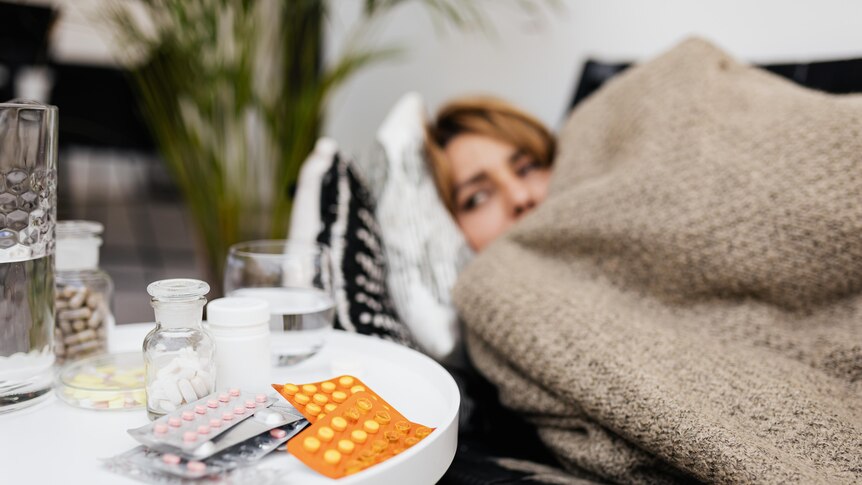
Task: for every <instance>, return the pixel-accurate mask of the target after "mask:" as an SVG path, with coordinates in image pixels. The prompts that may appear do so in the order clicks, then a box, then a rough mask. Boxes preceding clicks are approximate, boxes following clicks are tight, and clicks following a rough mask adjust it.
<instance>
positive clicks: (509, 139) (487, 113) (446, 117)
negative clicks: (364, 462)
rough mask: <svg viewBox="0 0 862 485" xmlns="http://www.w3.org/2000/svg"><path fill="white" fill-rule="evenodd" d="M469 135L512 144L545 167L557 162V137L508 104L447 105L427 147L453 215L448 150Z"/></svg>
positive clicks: (472, 101) (479, 100) (485, 100)
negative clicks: (455, 141)
mask: <svg viewBox="0 0 862 485" xmlns="http://www.w3.org/2000/svg"><path fill="white" fill-rule="evenodd" d="M467 133H471V134H477V135H485V136H488V137H490V138H494V139H496V140H499V141H503V142H506V143H511V144H512V145H514V146H515V147H517V148H518V149H520V150H523V151H524V152H525V153H526V154H528V155H530V156H531V157H533V158H534V159H535V160H536V162H537V163H538V164H540V165H541V166H543V167H550V166H551V164H552V163H553V160H554V153H555V151H556V142H555V141H554V135H552V134H551V132H550V131H549V130H548V129H547V128H545V126H544V125H543V124H542V123H541V122H540V121H539V120H537V119H536V118H534V117H533V116H530V115H529V114H527V113H525V112H523V111H521V110H520V109H518V108H516V107H515V106H513V105H511V104H509V103H507V102H506V101H503V100H501V99H497V98H490V97H471V98H463V99H457V100H455V101H452V102H450V103H448V104H446V105H445V106H443V107H442V108H440V111H438V113H437V119H436V120H435V121H434V123H433V124H432V125H430V126H428V127H427V130H426V141H425V147H426V154H427V157H428V163H429V168H430V170H431V173H432V174H433V176H434V182H435V183H436V185H437V190H438V192H439V193H440V197H441V198H442V199H443V203H444V204H445V205H446V207H447V208H448V209H449V211H450V212H452V213H453V214H454V212H455V200H454V193H453V190H452V176H451V172H452V171H451V167H450V165H449V163H450V162H449V159H448V157H446V154H445V153H444V150H445V148H446V145H447V144H448V143H449V142H450V141H452V140H453V139H454V138H455V137H456V136H458V135H462V134H467Z"/></svg>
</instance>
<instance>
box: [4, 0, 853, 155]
mask: <svg viewBox="0 0 862 485" xmlns="http://www.w3.org/2000/svg"><path fill="white" fill-rule="evenodd" d="M6 1H8V0H6ZM13 1H18V2H22V3H34V4H54V5H56V6H58V7H59V8H61V9H62V11H63V16H62V17H61V21H60V23H59V25H58V26H57V30H56V31H55V33H54V36H53V38H52V51H53V53H54V55H55V56H56V57H58V58H59V59H61V60H63V61H66V62H89V63H92V62H95V63H112V62H113V61H112V59H111V54H110V48H109V44H110V42H109V41H108V40H107V36H106V35H105V32H104V30H103V29H100V28H99V27H97V25H96V22H94V21H93V20H92V19H93V18H94V17H95V16H98V15H99V14H100V13H104V6H105V4H106V3H107V2H110V1H117V0H13ZM120 1H129V0H120ZM329 1H330V3H331V6H332V10H333V11H334V12H333V15H332V19H331V22H330V24H329V31H328V34H327V42H328V45H329V52H328V56H329V57H330V58H333V57H334V56H336V55H337V54H338V52H339V51H340V48H341V47H343V45H344V41H345V36H346V33H347V32H348V31H349V30H350V29H351V27H353V26H354V25H355V23H356V19H357V18H358V16H359V10H360V8H361V4H362V3H363V0H329ZM464 1H470V2H472V3H474V4H476V5H478V6H479V7H480V8H483V9H484V10H485V11H486V12H487V13H488V15H489V17H490V19H489V23H491V24H493V25H494V26H495V29H496V32H497V34H496V35H495V36H487V35H484V34H481V33H476V32H470V33H462V32H458V31H451V30H450V31H448V32H439V31H438V30H436V29H435V27H434V25H433V24H432V22H431V21H430V20H429V17H428V15H427V11H426V10H425V9H423V8H420V7H419V6H418V5H417V3H419V2H418V1H417V0H414V1H412V2H408V5H406V6H402V7H399V8H397V9H396V10H394V11H393V12H392V15H391V16H389V17H388V21H387V22H386V23H385V24H383V28H381V29H379V30H377V31H375V35H374V38H375V40H376V42H377V45H383V46H401V47H404V48H405V57H404V58H403V59H402V60H400V61H390V62H387V63H385V64H380V65H377V66H375V67H372V68H370V69H368V70H366V71H364V72H362V73H361V74H360V75H358V76H356V77H355V78H353V79H352V80H351V82H349V83H348V84H347V85H345V86H344V88H343V89H342V90H341V91H340V92H339V93H338V95H337V96H336V97H335V98H334V99H332V100H331V101H332V102H331V104H330V107H329V110H328V123H327V125H326V128H325V131H326V133H327V134H329V135H331V136H333V137H335V138H336V139H337V140H339V142H340V144H341V145H342V147H344V148H346V149H347V150H349V151H353V152H362V151H364V150H365V149H367V148H368V147H370V146H371V145H372V143H373V139H374V132H375V130H376V128H377V127H378V126H379V124H380V122H381V121H382V120H383V117H384V116H385V114H386V112H387V110H388V109H389V108H390V107H391V106H392V104H393V103H394V102H395V100H397V99H398V97H399V96H400V95H401V94H403V93H404V92H406V91H410V90H415V91H418V92H420V93H421V94H422V95H423V96H424V97H425V98H426V100H427V102H428V104H429V105H430V107H431V108H432V109H436V107H438V106H439V105H440V104H441V103H442V102H445V101H446V100H448V99H449V98H451V97H453V96H459V95H465V94H476V93H490V94H496V95H499V96H502V97H504V98H507V99H509V100H511V101H513V102H515V103H516V104H518V105H520V106H521V107H523V108H524V109H526V110H528V111H530V112H532V113H534V114H535V115H537V116H539V117H540V118H541V119H542V120H544V121H545V122H546V123H548V124H549V125H551V126H553V127H558V126H559V125H560V123H561V122H562V119H561V118H562V117H563V116H564V111H565V107H566V106H567V104H568V102H569V100H570V98H571V96H572V93H573V91H574V88H575V82H576V80H577V78H578V76H579V74H580V69H581V64H582V63H583V61H584V59H586V58H587V57H590V56H592V57H597V58H602V59H605V60H610V61H613V60H620V61H629V60H632V59H635V60H637V59H644V58H647V57H650V56H653V55H655V54H657V53H659V52H661V51H662V50H664V49H667V48H668V47H670V46H672V45H673V44H674V43H676V42H678V41H679V40H680V39H682V38H684V37H685V36H687V35H690V34H699V35H702V36H705V37H708V38H710V39H712V40H713V41H715V42H717V43H718V44H719V45H720V46H722V47H724V48H725V49H727V50H728V51H729V52H731V53H733V54H735V55H736V56H737V57H739V58H742V59H747V60H751V61H755V62H776V61H779V62H780V61H797V62H804V61H808V60H819V59H821V60H822V59H832V58H841V57H862V1H858V0H710V1H706V0H533V2H535V3H537V4H540V5H544V6H545V7H544V8H542V9H541V14H540V15H538V16H530V15H527V14H525V13H524V11H522V10H519V9H518V8H517V7H516V6H515V5H516V4H517V1H516V0H464ZM554 4H556V5H558V8H550V7H548V5H554Z"/></svg>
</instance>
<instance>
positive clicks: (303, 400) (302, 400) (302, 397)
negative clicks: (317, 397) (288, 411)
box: [293, 392, 311, 405]
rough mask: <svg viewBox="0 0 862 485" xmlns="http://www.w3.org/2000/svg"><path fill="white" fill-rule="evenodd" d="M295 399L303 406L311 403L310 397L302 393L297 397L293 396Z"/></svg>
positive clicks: (297, 394)
mask: <svg viewBox="0 0 862 485" xmlns="http://www.w3.org/2000/svg"><path fill="white" fill-rule="evenodd" d="M293 399H294V400H296V402H297V403H299V404H302V405H306V404H308V403H309V401H311V398H310V397H308V396H306V395H305V394H303V393H301V392H298V393H296V395H295V396H293Z"/></svg>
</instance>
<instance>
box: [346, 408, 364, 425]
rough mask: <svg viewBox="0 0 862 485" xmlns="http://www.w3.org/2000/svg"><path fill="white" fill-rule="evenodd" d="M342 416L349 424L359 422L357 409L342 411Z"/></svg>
mask: <svg viewBox="0 0 862 485" xmlns="http://www.w3.org/2000/svg"><path fill="white" fill-rule="evenodd" d="M343 416H344V417H345V418H346V419H347V420H348V421H350V422H356V421H358V420H359V416H360V413H359V410H358V409H356V408H350V409H348V410H346V411H344V414H343Z"/></svg>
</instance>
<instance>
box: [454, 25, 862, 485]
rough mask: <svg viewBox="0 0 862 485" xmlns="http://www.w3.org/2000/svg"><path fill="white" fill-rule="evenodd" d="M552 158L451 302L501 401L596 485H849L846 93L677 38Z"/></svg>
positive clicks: (851, 347) (859, 469)
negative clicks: (810, 86)
mask: <svg viewBox="0 0 862 485" xmlns="http://www.w3.org/2000/svg"><path fill="white" fill-rule="evenodd" d="M555 163H556V165H555V169H554V177H553V181H552V185H551V190H550V194H549V196H548V198H547V199H546V201H545V202H544V203H543V205H542V206H541V207H539V208H538V209H536V210H535V211H534V212H533V213H532V214H530V215H528V216H527V217H526V218H525V219H524V220H522V221H520V222H519V224H518V225H516V226H515V228H513V229H512V230H511V231H510V232H509V233H507V234H506V235H505V236H504V237H502V238H501V239H499V240H498V241H496V242H495V243H494V244H493V245H492V246H491V247H490V248H488V249H487V250H486V251H485V252H483V253H482V254H480V255H479V256H478V258H476V259H475V260H474V261H473V262H472V263H471V264H470V266H468V268H467V269H466V270H465V272H464V273H462V275H461V277H460V278H459V280H458V283H457V285H456V287H455V294H454V300H455V304H456V306H457V308H458V310H459V313H460V315H461V316H462V318H463V319H464V322H465V326H466V331H467V341H468V349H469V352H470V355H471V357H472V359H473V361H474V363H475V364H476V366H477V367H478V368H479V369H480V371H481V372H483V373H484V374H485V375H486V376H487V377H488V378H489V380H491V381H492V382H494V383H495V384H496V385H497V386H498V389H499V392H500V398H501V400H502V401H503V403H504V404H505V405H506V406H508V407H510V408H512V409H514V410H517V411H519V412H521V413H523V414H524V415H526V416H527V417H528V418H529V419H530V420H531V422H533V423H534V424H535V425H536V426H537V428H538V431H539V434H540V436H541V437H542V439H543V440H544V441H545V443H546V444H547V445H548V446H549V447H550V448H551V449H552V450H553V451H554V452H555V453H556V454H557V455H558V458H559V459H560V461H561V462H562V463H563V464H564V465H565V466H566V467H568V468H569V469H571V470H573V471H574V470H579V471H586V472H588V473H591V474H593V475H594V476H598V477H601V478H603V479H605V480H608V481H611V482H617V483H678V482H691V481H703V482H716V483H807V484H809V483H810V484H813V483H830V484H836V483H860V482H862V96H856V95H848V96H833V95H827V94H823V93H819V92H815V91H810V90H807V89H804V88H801V87H798V86H796V85H794V84H791V83H790V82H788V81H785V80H782V79H780V78H778V77H776V76H774V75H771V74H769V73H767V72H765V71H761V70H758V69H756V68H752V67H749V66H746V65H743V64H741V63H738V62H736V61H735V60H734V59H732V58H730V57H729V56H727V55H726V54H725V53H723V52H721V51H720V50H719V49H717V48H715V47H713V46H712V45H710V44H708V43H707V42H704V41H702V40H697V39H693V40H689V41H686V42H684V43H682V44H681V45H679V46H678V47H676V48H674V49H673V50H671V51H670V52H668V53H666V54H664V55H663V56H661V57H659V58H657V59H655V60H653V61H651V62H649V63H646V64H644V65H641V66H638V67H635V68H633V69H631V70H630V71H627V72H626V73H624V74H623V75H621V76H620V77H618V78H616V79H615V80H612V81H611V82H609V83H608V85H607V86H606V87H604V88H603V89H602V90H600V91H599V92H597V93H595V94H594V95H593V96H592V97H590V98H589V99H587V100H586V101H585V102H584V103H583V104H582V105H581V106H580V107H579V108H578V109H577V110H576V111H575V112H574V113H573V114H572V116H571V118H570V119H569V121H568V123H567V125H566V126H565V128H564V130H563V132H562V134H561V137H560V153H559V155H558V158H557V160H556V162H555ZM503 425H505V424H504V423H501V426H503Z"/></svg>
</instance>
